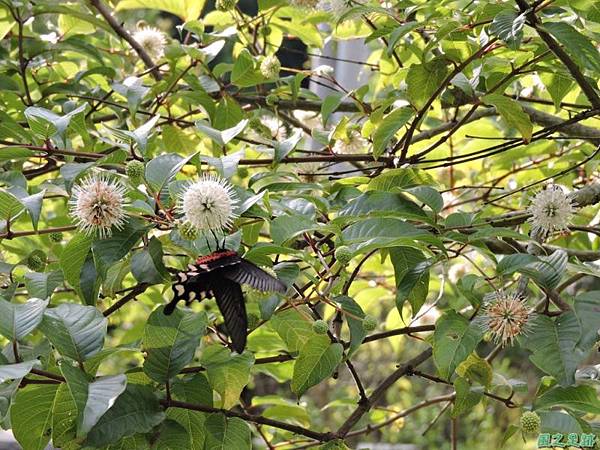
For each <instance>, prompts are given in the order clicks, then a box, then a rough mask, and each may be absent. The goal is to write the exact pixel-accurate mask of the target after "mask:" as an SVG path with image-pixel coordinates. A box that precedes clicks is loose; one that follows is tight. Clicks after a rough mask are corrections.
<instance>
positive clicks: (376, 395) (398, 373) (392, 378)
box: [336, 348, 433, 438]
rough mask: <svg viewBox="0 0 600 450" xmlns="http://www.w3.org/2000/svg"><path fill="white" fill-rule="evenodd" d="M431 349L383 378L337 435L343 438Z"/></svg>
mask: <svg viewBox="0 0 600 450" xmlns="http://www.w3.org/2000/svg"><path fill="white" fill-rule="evenodd" d="M432 354H433V353H432V349H431V348H428V349H427V350H425V351H423V352H421V353H420V354H419V355H417V356H415V357H414V358H412V359H411V360H409V361H408V362H406V363H405V364H402V365H401V366H400V367H399V368H398V369H396V370H395V371H394V372H393V373H392V374H390V375H389V376H388V377H387V378H386V379H385V380H383V381H382V382H381V384H380V385H379V386H377V388H375V390H374V391H373V393H372V394H371V395H370V396H369V397H368V398H367V399H366V401H364V402H361V403H360V404H359V405H358V406H357V408H356V409H355V410H354V412H353V413H352V414H351V415H350V417H348V419H346V421H345V422H344V423H343V424H342V426H341V427H340V428H339V430H338V431H337V433H336V434H337V436H339V437H341V438H343V437H344V436H346V435H347V434H348V433H349V432H350V430H352V427H354V425H356V423H357V422H358V421H359V420H360V419H361V418H362V416H364V415H365V414H366V413H367V412H368V411H369V410H370V409H371V408H372V407H373V406H374V405H375V404H376V403H377V402H378V401H379V400H380V399H381V397H383V395H384V394H385V393H386V391H387V390H388V389H389V388H391V387H392V386H393V385H394V383H395V382H396V381H398V380H399V379H400V378H402V377H403V376H405V375H408V374H410V373H412V371H413V368H414V367H416V366H418V365H419V364H422V363H423V362H425V361H427V360H428V359H429V358H431V355H432Z"/></svg>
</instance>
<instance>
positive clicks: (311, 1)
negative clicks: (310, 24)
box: [290, 0, 319, 9]
mask: <svg viewBox="0 0 600 450" xmlns="http://www.w3.org/2000/svg"><path fill="white" fill-rule="evenodd" d="M318 3H319V0H290V5H292V6H296V7H297V8H303V9H314V8H316V7H317V5H318Z"/></svg>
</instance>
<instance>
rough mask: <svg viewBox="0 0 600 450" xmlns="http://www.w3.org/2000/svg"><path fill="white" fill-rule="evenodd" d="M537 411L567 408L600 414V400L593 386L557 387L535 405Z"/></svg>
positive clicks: (537, 400) (540, 398) (545, 394)
mask: <svg viewBox="0 0 600 450" xmlns="http://www.w3.org/2000/svg"><path fill="white" fill-rule="evenodd" d="M534 407H535V409H550V408H556V407H559V408H566V409H571V410H573V411H577V412H581V413H588V414H600V399H599V398H598V393H597V392H596V389H595V388H593V387H592V386H567V387H561V386H557V387H554V388H552V389H550V390H549V391H547V392H546V393H544V394H543V395H542V396H541V397H539V398H538V399H536V401H535V403H534Z"/></svg>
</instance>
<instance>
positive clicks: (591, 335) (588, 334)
mask: <svg viewBox="0 0 600 450" xmlns="http://www.w3.org/2000/svg"><path fill="white" fill-rule="evenodd" d="M599 298H600V291H589V292H585V293H583V294H580V295H578V296H577V297H575V305H574V307H575V314H577V318H578V319H579V322H580V323H581V337H580V339H579V342H577V350H578V352H579V353H580V354H581V356H582V358H584V357H586V356H587V354H588V353H589V351H590V350H591V349H592V347H593V346H594V344H595V343H596V342H597V341H598V340H599V339H600V334H599V333H598V326H597V325H598V324H599V323H600V308H598V299H599Z"/></svg>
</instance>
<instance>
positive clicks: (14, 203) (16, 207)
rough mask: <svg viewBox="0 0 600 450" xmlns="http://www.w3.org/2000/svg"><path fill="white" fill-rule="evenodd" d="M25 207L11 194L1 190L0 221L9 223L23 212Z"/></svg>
mask: <svg viewBox="0 0 600 450" xmlns="http://www.w3.org/2000/svg"><path fill="white" fill-rule="evenodd" d="M24 209H25V206H24V205H23V203H21V200H19V199H18V198H17V197H15V196H14V195H12V194H11V193H10V192H8V191H6V190H4V189H0V219H2V220H6V221H9V220H11V219H13V218H15V217H17V216H18V215H19V214H21V213H22V212H23V210H24Z"/></svg>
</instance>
